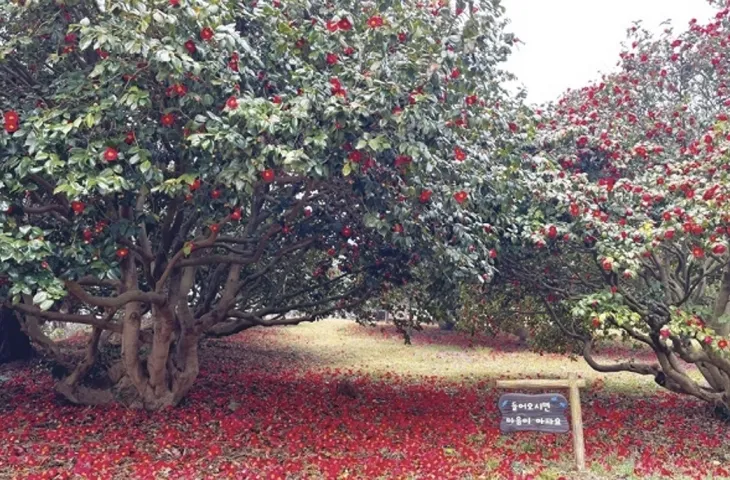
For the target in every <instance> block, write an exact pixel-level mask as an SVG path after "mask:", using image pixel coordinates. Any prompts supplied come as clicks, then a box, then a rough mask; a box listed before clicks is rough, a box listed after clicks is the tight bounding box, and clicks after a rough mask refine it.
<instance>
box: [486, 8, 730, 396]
mask: <svg viewBox="0 0 730 480" xmlns="http://www.w3.org/2000/svg"><path fill="white" fill-rule="evenodd" d="M728 12H729V10H728V9H727V8H724V9H722V10H720V11H718V13H717V16H716V18H715V19H714V20H713V21H712V22H711V23H709V24H707V25H700V24H698V23H697V22H696V21H693V22H692V23H691V24H690V28H689V30H687V31H685V32H681V33H676V32H674V31H673V30H672V29H667V30H666V31H665V32H664V34H663V35H661V36H660V37H659V38H653V37H652V36H651V35H649V34H648V33H647V32H646V31H644V30H642V29H641V28H639V27H638V26H635V27H634V28H632V29H631V30H630V32H629V34H630V36H629V43H628V45H626V47H627V49H626V51H625V52H624V53H622V54H621V63H620V69H619V70H618V71H617V72H615V73H612V74H608V75H605V76H604V77H603V79H602V80H601V81H600V82H598V83H595V84H593V85H590V86H588V87H586V88H583V89H581V90H578V91H572V92H568V93H567V94H566V95H565V96H564V97H563V98H562V99H561V100H560V101H558V102H557V103H555V104H553V105H551V106H549V107H548V108H547V109H545V111H536V112H535V117H534V119H533V121H532V122H531V124H530V127H529V128H531V129H532V132H533V135H534V137H533V138H534V140H533V143H534V151H535V152H534V154H530V155H526V156H525V157H524V158H523V161H522V162H521V163H519V164H517V165H513V168H512V170H510V171H509V173H508V174H507V176H506V177H505V182H506V183H509V184H510V185H515V186H516V189H514V190H513V192H514V191H519V192H520V193H518V194H513V195H512V196H511V198H513V199H514V201H513V202H511V205H510V208H509V209H508V210H507V212H508V213H507V214H506V218H503V219H502V220H503V222H502V224H501V227H502V230H501V231H500V235H501V236H502V239H503V241H502V246H503V249H504V251H503V252H501V255H500V258H501V259H502V262H501V264H500V265H498V269H499V270H500V271H501V273H502V278H503V280H504V281H503V282H502V287H501V288H505V289H507V290H513V291H514V290H515V289H516V288H523V289H524V290H523V291H529V292H533V293H536V294H538V296H539V297H540V298H541V299H542V302H543V314H544V315H545V316H544V317H543V318H544V319H545V322H549V323H550V324H551V325H553V327H554V328H555V329H557V328H559V329H560V330H561V332H562V336H563V339H567V340H571V341H577V342H579V343H580V344H582V345H583V354H584V357H585V358H586V360H587V361H588V362H589V364H590V365H591V366H593V367H594V368H596V369H598V370H600V371H605V372H617V371H629V372H635V373H638V374H644V375H652V376H654V377H655V379H656V381H657V382H658V383H660V384H661V385H663V386H665V387H667V388H669V389H671V390H674V391H678V392H682V393H686V394H690V395H693V396H695V397H698V398H701V399H704V400H707V401H708V402H710V403H713V404H723V405H725V407H727V406H728V405H730V356H729V355H728V353H729V352H730V348H728V346H729V344H728V342H729V341H730V337H728V335H729V334H730V304H729V303H728V299H729V298H730V297H729V295H730V263H729V262H730V258H729V257H728V236H729V235H730V229H729V228H728V227H730V210H729V209H728V201H729V200H730V190H729V188H730V183H729V182H728V171H729V170H730V163H729V162H728V151H729V148H730V143H729V141H730V126H729V125H730V124H729V123H728V113H727V107H728V106H730V91H729V90H728V80H729V77H728V68H729V65H728V55H727V52H728V43H727V32H728V29H729V27H730V23H729V22H730V20H729V19H728ZM616 334H620V335H621V336H622V338H625V339H627V340H629V341H635V342H638V343H639V344H642V345H644V346H646V347H648V348H650V349H651V350H652V351H653V352H654V353H655V356H656V362H655V363H646V362H638V361H634V360H632V359H627V361H626V362H625V363H618V364H602V363H600V362H599V361H597V360H596V359H595V358H594V356H593V347H594V343H595V341H596V340H597V339H600V338H603V337H606V336H612V335H616ZM687 364H694V365H696V366H697V367H698V368H699V370H700V372H701V373H702V376H703V377H704V379H703V381H699V380H698V379H697V378H695V377H693V376H692V375H690V374H689V373H688V368H687V366H688V365H687Z"/></svg>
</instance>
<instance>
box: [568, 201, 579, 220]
mask: <svg viewBox="0 0 730 480" xmlns="http://www.w3.org/2000/svg"><path fill="white" fill-rule="evenodd" d="M579 213H580V207H578V204H577V203H571V204H570V214H571V215H572V216H574V217H577V216H578V214H579Z"/></svg>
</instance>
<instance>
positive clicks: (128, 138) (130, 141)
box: [124, 130, 137, 145]
mask: <svg viewBox="0 0 730 480" xmlns="http://www.w3.org/2000/svg"><path fill="white" fill-rule="evenodd" d="M136 138H137V137H135V135H134V132H133V131H131V130H130V131H129V132H127V135H125V137H124V143H126V144H127V145H131V144H133V143H134V141H135V140H136Z"/></svg>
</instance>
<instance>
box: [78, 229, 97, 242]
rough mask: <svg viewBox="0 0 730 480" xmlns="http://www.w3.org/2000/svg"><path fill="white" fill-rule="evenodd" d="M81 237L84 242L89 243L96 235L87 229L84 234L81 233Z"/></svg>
mask: <svg viewBox="0 0 730 480" xmlns="http://www.w3.org/2000/svg"><path fill="white" fill-rule="evenodd" d="M81 237H82V238H83V239H84V242H86V243H89V242H91V240H92V239H93V238H94V234H93V233H91V230H89V229H88V228H86V229H84V231H83V232H81Z"/></svg>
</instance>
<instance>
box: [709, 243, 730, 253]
mask: <svg viewBox="0 0 730 480" xmlns="http://www.w3.org/2000/svg"><path fill="white" fill-rule="evenodd" d="M726 251H727V247H726V246H725V245H724V244H722V243H718V244H717V245H715V246H714V247H712V253H714V254H715V255H722V254H724V253H725V252H726Z"/></svg>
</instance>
